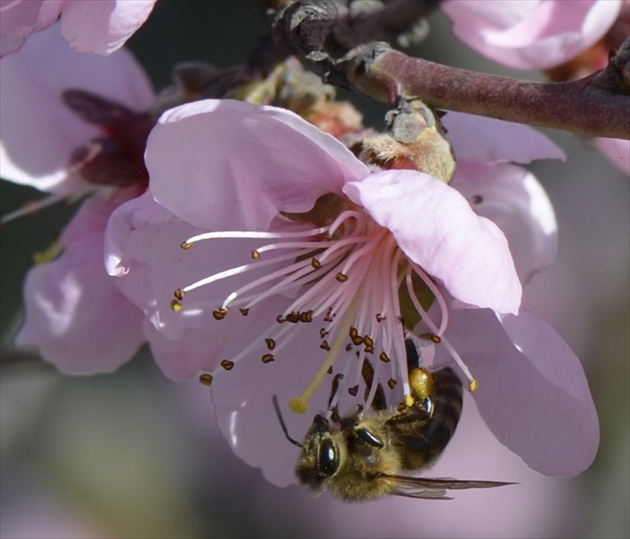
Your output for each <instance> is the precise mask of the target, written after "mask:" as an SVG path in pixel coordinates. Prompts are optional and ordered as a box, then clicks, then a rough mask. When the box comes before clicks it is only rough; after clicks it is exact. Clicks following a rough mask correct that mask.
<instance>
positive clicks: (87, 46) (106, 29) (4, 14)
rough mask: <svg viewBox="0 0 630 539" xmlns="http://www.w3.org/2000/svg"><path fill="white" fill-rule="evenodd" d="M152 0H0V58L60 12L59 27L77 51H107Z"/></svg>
mask: <svg viewBox="0 0 630 539" xmlns="http://www.w3.org/2000/svg"><path fill="white" fill-rule="evenodd" d="M155 1H156V0H99V1H98V2H95V1H94V0H0V15H1V16H0V58H1V57H3V56H6V55H7V54H13V53H16V52H18V51H19V50H20V49H21V48H22V46H23V45H24V43H25V42H26V41H27V40H28V39H29V38H30V37H31V35H33V34H34V33H36V32H40V31H42V30H45V29H46V28H48V27H49V26H51V25H53V24H54V23H55V21H56V20H57V19H58V18H59V17H60V16H61V25H60V28H58V29H57V31H59V30H61V33H62V34H63V36H64V37H65V38H66V39H67V40H68V43H70V45H71V46H72V48H74V49H75V50H77V51H79V52H96V53H99V54H111V53H112V52H114V51H116V50H118V49H119V48H120V47H122V46H123V45H124V44H125V41H127V39H129V37H131V35H132V34H133V33H134V32H135V31H136V30H137V29H138V28H139V27H140V26H142V24H143V23H144V21H145V20H146V19H147V17H148V16H149V15H150V13H151V10H152V9H153V5H154V4H155Z"/></svg>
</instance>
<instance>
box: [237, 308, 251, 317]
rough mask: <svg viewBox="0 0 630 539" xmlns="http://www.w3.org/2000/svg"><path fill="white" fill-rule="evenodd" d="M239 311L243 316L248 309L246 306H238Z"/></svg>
mask: <svg viewBox="0 0 630 539" xmlns="http://www.w3.org/2000/svg"><path fill="white" fill-rule="evenodd" d="M239 311H241V314H242V315H243V316H247V315H248V314H249V309H248V308H246V307H240V308H239Z"/></svg>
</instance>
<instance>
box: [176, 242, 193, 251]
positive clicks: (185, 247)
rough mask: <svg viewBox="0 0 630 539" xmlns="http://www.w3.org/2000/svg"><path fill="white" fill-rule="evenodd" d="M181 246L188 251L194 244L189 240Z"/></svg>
mask: <svg viewBox="0 0 630 539" xmlns="http://www.w3.org/2000/svg"><path fill="white" fill-rule="evenodd" d="M179 246H180V247H181V248H182V249H184V251H187V250H188V249H190V248H191V247H192V246H193V244H192V243H188V242H187V241H185V242H183V243H181V244H180V245H179Z"/></svg>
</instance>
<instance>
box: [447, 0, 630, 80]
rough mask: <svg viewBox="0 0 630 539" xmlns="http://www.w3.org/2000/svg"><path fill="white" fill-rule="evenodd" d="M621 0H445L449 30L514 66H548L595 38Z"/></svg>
mask: <svg viewBox="0 0 630 539" xmlns="http://www.w3.org/2000/svg"><path fill="white" fill-rule="evenodd" d="M621 3H622V2H621V0H589V1H583V0H580V1H575V0H538V1H524V0H519V1H518V2H514V1H513V0H494V1H493V2H486V1H474V0H468V1H466V2H461V1H459V0H449V1H446V2H443V3H442V4H441V5H440V8H441V9H442V11H443V12H444V13H445V14H446V15H447V16H448V17H449V18H450V19H451V21H452V22H453V33H454V34H455V35H456V36H457V37H458V38H459V39H461V40H462V41H463V42H464V43H466V45H468V46H469V47H471V48H472V49H474V50H475V51H477V52H479V53H480V54H483V55H484V56H485V57H486V58H489V59H490V60H493V61H495V62H498V63H500V64H503V65H506V66H508V67H513V68H516V69H547V68H549V67H553V66H556V65H559V64H562V63H564V62H566V61H568V60H570V59H571V58H573V57H574V56H576V55H577V54H579V53H580V52H582V51H584V50H586V49H587V48H589V47H590V46H591V45H593V44H594V43H596V42H597V41H598V40H599V39H600V38H602V37H603V36H604V34H605V33H606V32H607V31H608V29H609V28H610V27H611V26H612V24H613V22H614V21H615V20H616V18H617V15H618V13H619V10H620V9H621Z"/></svg>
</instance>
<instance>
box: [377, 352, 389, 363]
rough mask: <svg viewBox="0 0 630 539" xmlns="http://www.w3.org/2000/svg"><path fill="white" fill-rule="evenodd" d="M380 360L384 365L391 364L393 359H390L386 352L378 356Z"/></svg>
mask: <svg viewBox="0 0 630 539" xmlns="http://www.w3.org/2000/svg"><path fill="white" fill-rule="evenodd" d="M378 358H379V359H380V360H381V361H382V362H383V363H389V362H390V361H391V359H389V356H388V355H387V354H386V353H385V352H381V353H380V354H379V355H378Z"/></svg>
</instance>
